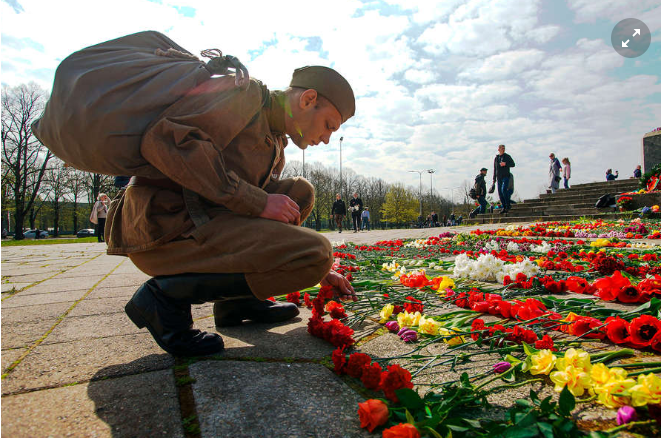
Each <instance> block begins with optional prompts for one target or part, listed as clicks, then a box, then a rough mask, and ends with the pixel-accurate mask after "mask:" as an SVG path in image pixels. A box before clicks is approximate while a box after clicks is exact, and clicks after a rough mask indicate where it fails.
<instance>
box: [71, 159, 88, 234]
mask: <svg viewBox="0 0 661 439" xmlns="http://www.w3.org/2000/svg"><path fill="white" fill-rule="evenodd" d="M65 169H66V172H67V178H66V185H67V195H68V197H67V198H68V200H69V201H71V203H72V217H73V218H72V219H73V232H74V233H76V232H77V231H78V213H79V212H78V205H79V204H80V201H81V197H82V196H83V195H84V194H85V192H86V190H87V185H86V180H87V178H88V173H87V172H85V171H80V170H78V169H75V168H71V167H65ZM88 201H92V200H88Z"/></svg>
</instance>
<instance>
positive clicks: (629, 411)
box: [617, 405, 638, 425]
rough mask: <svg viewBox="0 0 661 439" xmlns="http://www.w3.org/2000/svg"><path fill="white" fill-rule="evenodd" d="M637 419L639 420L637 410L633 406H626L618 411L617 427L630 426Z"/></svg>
mask: <svg viewBox="0 0 661 439" xmlns="http://www.w3.org/2000/svg"><path fill="white" fill-rule="evenodd" d="M636 419H638V416H637V415H636V409H635V408H633V407H631V406H628V405H625V406H624V407H620V409H619V410H618V411H617V425H624V424H628V423H629V422H632V421H635V420H636Z"/></svg>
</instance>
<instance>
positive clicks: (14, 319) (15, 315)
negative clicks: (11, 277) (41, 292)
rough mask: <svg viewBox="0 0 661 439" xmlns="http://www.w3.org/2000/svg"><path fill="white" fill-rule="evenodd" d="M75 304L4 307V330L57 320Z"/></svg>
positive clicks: (60, 303) (61, 303)
mask: <svg viewBox="0 0 661 439" xmlns="http://www.w3.org/2000/svg"><path fill="white" fill-rule="evenodd" d="M72 304H73V302H57V303H49V304H48V306H43V305H42V304H39V305H29V306H14V307H5V306H4V304H3V306H2V330H3V331H4V330H5V329H6V328H5V325H7V326H8V325H20V324H23V323H28V322H40V321H42V320H53V321H54V320H55V319H57V318H58V317H59V316H61V315H62V314H64V312H65V311H66V310H67V309H69V307H70V306H71V305H72Z"/></svg>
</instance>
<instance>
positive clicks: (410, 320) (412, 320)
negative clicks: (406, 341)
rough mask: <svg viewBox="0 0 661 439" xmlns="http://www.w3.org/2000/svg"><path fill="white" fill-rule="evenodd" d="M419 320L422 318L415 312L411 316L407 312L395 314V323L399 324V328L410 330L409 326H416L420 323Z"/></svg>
mask: <svg viewBox="0 0 661 439" xmlns="http://www.w3.org/2000/svg"><path fill="white" fill-rule="evenodd" d="M421 318H422V314H420V312H419V311H416V312H414V313H412V314H409V313H408V312H406V311H404V312H400V313H399V314H397V323H398V324H399V327H400V328H402V327H404V326H406V327H407V328H410V327H411V326H418V323H420V319H421Z"/></svg>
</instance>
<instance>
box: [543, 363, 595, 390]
mask: <svg viewBox="0 0 661 439" xmlns="http://www.w3.org/2000/svg"><path fill="white" fill-rule="evenodd" d="M560 360H562V359H559V360H558V363H560ZM550 378H551V381H553V383H554V384H555V391H556V392H562V389H563V388H564V387H565V386H567V388H568V389H569V391H570V392H571V393H572V395H574V396H581V395H582V394H583V393H585V389H586V388H589V386H590V375H589V374H588V373H587V372H586V371H585V370H584V369H582V368H577V367H574V366H572V365H569V366H567V367H565V368H563V369H561V370H557V371H555V372H551V375H550Z"/></svg>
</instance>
